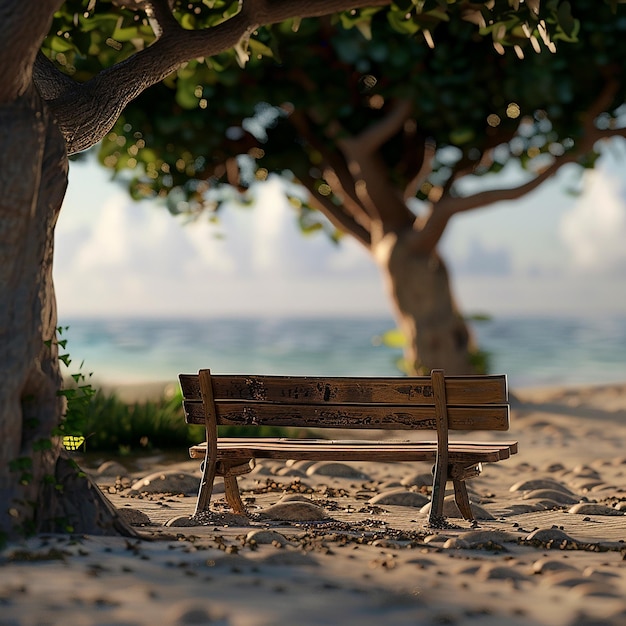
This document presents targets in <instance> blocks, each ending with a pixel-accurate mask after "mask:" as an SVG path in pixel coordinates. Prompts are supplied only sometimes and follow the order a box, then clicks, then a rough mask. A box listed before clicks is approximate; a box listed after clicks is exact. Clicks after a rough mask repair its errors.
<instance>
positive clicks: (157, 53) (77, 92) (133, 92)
mask: <svg viewBox="0 0 626 626" xmlns="http://www.w3.org/2000/svg"><path fill="white" fill-rule="evenodd" d="M390 2H391V0H368V1H367V2H365V1H364V0H294V1H291V0H290V1H289V2H284V1H282V0H242V4H241V10H240V12H239V13H237V14H236V15H234V16H233V17H231V18H230V19H228V20H226V21H224V22H221V23H220V24H218V25H216V26H213V27H211V28H208V29H204V30H195V31H194V30H184V29H183V28H182V27H177V26H176V25H175V24H174V22H175V20H174V19H173V17H172V18H171V19H170V17H168V14H167V13H168V12H167V10H166V6H165V5H166V4H167V2H166V0H154V3H153V4H152V10H153V11H154V15H155V17H156V18H157V20H159V19H160V20H161V21H160V26H161V30H162V32H161V36H160V37H159V38H158V39H157V40H156V41H155V42H154V43H153V44H152V45H151V46H149V47H148V48H146V49H144V50H140V51H138V52H136V53H135V54H134V55H133V56H131V57H129V58H128V59H125V60H124V61H121V62H120V63H118V64H116V65H114V66H112V67H110V68H107V69H105V70H103V71H102V72H100V73H99V74H98V75H97V76H95V77H94V78H92V79H91V80H89V81H87V82H86V83H83V84H79V83H74V84H73V86H72V87H71V88H70V87H69V85H66V86H65V91H64V92H63V93H60V94H57V95H56V97H54V98H52V99H50V100H49V101H48V104H49V106H50V108H51V109H52V111H53V114H54V115H55V117H56V119H57V121H58V124H59V127H60V129H61V131H62V132H63V134H64V135H65V138H66V141H67V144H68V152H69V153H70V154H72V153H75V152H80V151H81V150H85V149H87V148H89V147H91V146H92V145H94V144H95V143H97V142H98V141H99V140H100V139H102V138H103V137H104V136H105V135H106V133H107V132H108V131H109V130H110V129H111V128H112V126H113V124H115V122H116V120H117V119H118V117H119V116H120V114H121V112H122V110H123V109H124V107H125V106H126V105H127V104H128V103H129V102H130V101H131V100H133V99H134V98H136V97H137V96H138V95H139V94H140V93H141V92H142V91H144V90H145V89H147V88H148V87H150V86H151V85H154V84H155V83H157V82H159V81H161V80H162V79H163V78H165V77H166V76H168V75H169V74H171V73H172V72H173V71H175V70H176V69H178V68H179V67H180V66H181V65H183V64H184V63H186V62H188V61H190V60H192V59H198V58H206V57H210V56H213V55H215V54H217V53H219V52H223V51H224V50H228V49H230V48H232V47H234V46H235V45H236V44H237V43H238V42H239V41H240V40H241V39H242V38H245V37H249V36H250V34H251V33H252V32H254V30H256V29H257V28H259V27H260V26H262V25H266V24H274V23H278V22H282V21H284V20H286V19H288V18H291V17H294V16H299V17H303V18H304V17H319V16H322V15H326V14H328V13H333V12H337V11H344V10H350V9H352V8H358V7H360V6H363V5H367V6H385V5H387V4H389V3H390ZM39 79H40V80H41V79H42V75H41V73H40V75H39ZM43 80H46V79H45V78H44V79H43ZM38 87H39V82H38Z"/></svg>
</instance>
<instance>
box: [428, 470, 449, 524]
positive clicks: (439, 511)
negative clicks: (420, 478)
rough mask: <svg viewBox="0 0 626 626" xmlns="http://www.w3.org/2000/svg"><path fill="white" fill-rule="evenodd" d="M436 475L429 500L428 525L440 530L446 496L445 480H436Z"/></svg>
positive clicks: (443, 520) (442, 522)
mask: <svg viewBox="0 0 626 626" xmlns="http://www.w3.org/2000/svg"><path fill="white" fill-rule="evenodd" d="M437 478H438V477H437V475H436V474H435V476H434V477H433V492H432V495H431V499H430V515H429V516H428V525H429V526H431V527H433V528H440V527H442V526H443V524H444V522H445V518H444V516H443V500H444V498H445V495H446V480H445V478H444V480H442V481H439V480H437Z"/></svg>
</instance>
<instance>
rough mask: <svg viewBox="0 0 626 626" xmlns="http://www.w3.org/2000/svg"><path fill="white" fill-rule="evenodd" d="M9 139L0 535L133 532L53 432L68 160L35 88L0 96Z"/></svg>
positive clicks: (5, 148)
mask: <svg viewBox="0 0 626 626" xmlns="http://www.w3.org/2000/svg"><path fill="white" fill-rule="evenodd" d="M0 146H1V147H2V150H1V151H0V189H2V194H1V195H0V381H1V383H0V459H2V460H3V463H2V464H0V534H1V535H4V536H5V537H6V536H8V537H12V536H16V535H17V534H20V533H28V532H33V531H39V530H68V529H74V530H76V531H82V532H111V531H112V530H113V529H114V528H115V527H116V526H119V528H120V529H122V530H125V529H124V525H123V524H119V525H118V520H117V516H116V514H115V512H114V509H113V507H112V506H111V505H110V504H109V503H108V502H107V501H105V500H104V498H103V496H102V495H101V493H100V492H99V490H97V488H95V487H93V485H92V484H91V483H90V482H89V481H88V480H87V479H85V478H80V476H79V474H78V472H77V471H76V470H75V469H74V468H73V465H72V464H71V463H69V462H68V461H67V460H66V459H64V458H63V456H62V451H61V446H60V443H59V441H58V440H56V439H54V438H52V437H51V432H52V430H53V428H54V427H55V426H57V425H58V424H59V422H60V420H61V417H62V413H63V402H62V398H61V397H60V396H59V395H58V390H59V389H60V388H61V376H60V371H59V361H58V351H57V347H56V345H55V343H54V339H55V332H56V325H57V315H56V302H55V296H54V286H53V282H52V257H53V243H54V227H55V223H56V220H57V216H58V213H59V210H60V208H61V203H62V201H63V196H64V194H65V189H66V186H67V170H68V160H67V155H66V149H65V140H64V139H63V137H62V136H61V134H60V132H59V131H58V129H57V126H56V123H55V122H54V120H53V119H52V118H51V116H50V115H49V112H48V111H47V110H46V107H45V104H44V103H43V101H42V100H41V98H40V97H39V95H38V93H37V92H36V90H35V89H34V88H33V87H31V88H30V89H28V90H27V91H26V93H24V94H23V95H21V96H20V97H18V98H17V99H15V100H13V101H11V102H8V103H7V102H5V103H2V104H0ZM7 460H8V464H7V463H6V461H7Z"/></svg>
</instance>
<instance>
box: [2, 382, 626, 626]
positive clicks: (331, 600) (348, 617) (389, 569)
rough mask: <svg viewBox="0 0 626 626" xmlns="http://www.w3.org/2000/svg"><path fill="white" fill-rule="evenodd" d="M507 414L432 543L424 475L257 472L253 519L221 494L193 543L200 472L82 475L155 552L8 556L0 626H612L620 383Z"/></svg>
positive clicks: (114, 546) (192, 468)
mask: <svg viewBox="0 0 626 626" xmlns="http://www.w3.org/2000/svg"><path fill="white" fill-rule="evenodd" d="M512 408H513V411H512V429H511V431H510V432H509V433H503V434H502V435H504V436H503V437H502V438H506V439H510V438H515V439H518V440H519V442H520V446H519V447H520V452H519V454H517V455H516V456H514V457H512V458H511V459H509V460H507V461H503V462H500V463H498V464H490V465H486V466H485V467H484V471H483V473H482V475H481V476H480V477H478V478H476V479H474V480H472V481H470V482H469V483H468V485H469V487H470V498H471V500H472V502H473V506H474V509H475V512H476V513H477V516H478V517H480V518H481V519H480V520H479V526H478V528H471V527H470V525H469V524H468V523H467V522H465V521H464V520H463V519H460V518H458V517H454V515H455V514H456V511H455V510H454V509H453V507H451V508H450V514H451V517H449V518H448V519H449V522H450V527H449V528H444V529H440V530H433V529H430V528H428V527H427V518H426V512H425V511H424V501H425V498H426V497H427V488H426V487H425V486H424V483H425V482H426V478H427V476H428V471H429V468H428V467H427V466H426V465H425V464H409V463H397V464H373V463H348V464H346V463H342V464H330V463H328V464H322V465H320V464H317V465H316V466H313V465H312V464H310V463H286V464H285V463H275V462H263V463H259V464H258V465H257V467H256V468H255V470H254V471H253V472H252V473H251V474H249V475H246V476H244V477H242V478H241V479H240V484H241V487H242V495H243V499H244V501H245V502H246V503H247V506H248V509H249V511H250V518H247V519H246V518H241V517H236V516H232V515H230V514H229V512H228V508H227V506H226V505H225V503H224V501H223V494H222V493H221V489H220V486H219V485H218V486H217V489H216V491H217V493H216V494H215V495H214V501H213V502H212V514H211V516H210V517H208V518H205V519H204V524H203V525H194V526H192V525H189V524H190V521H189V517H190V515H191V514H192V512H193V508H194V504H195V495H194V491H195V487H196V485H197V481H198V477H199V468H198V463H197V462H196V461H189V460H185V459H184V458H183V457H181V458H180V459H172V458H167V457H165V456H161V455H154V456H152V457H150V458H144V459H142V460H140V461H137V462H135V463H133V464H132V465H130V463H128V462H127V461H125V460H124V459H115V460H114V461H113V462H112V460H111V459H104V458H103V459H98V460H90V462H89V464H88V467H87V468H86V469H87V470H88V471H89V472H91V473H92V474H93V475H94V476H95V477H96V479H97V482H98V484H99V485H100V487H101V488H102V489H103V490H104V491H105V492H106V493H107V494H108V495H109V497H110V498H111V500H112V501H113V502H114V504H115V505H116V506H117V507H118V508H119V510H120V511H122V512H123V515H124V516H125V517H126V519H127V520H129V521H131V523H133V524H135V525H137V529H138V530H139V531H141V532H143V533H145V534H146V536H150V537H151V538H152V540H149V541H148V540H128V539H123V538H113V537H104V538H103V537H94V536H75V537H68V536H57V535H53V536H37V537H34V538H32V539H29V540H28V541H24V542H22V543H17V544H11V545H10V546H8V547H7V548H6V549H5V550H4V551H3V552H2V553H0V626H8V625H40V624H41V625H43V624H63V625H72V626H75V625H76V626H80V625H82V624H85V625H96V624H98V625H105V624H107V625H109V624H110V625H113V624H117V625H127V626H130V625H133V626H134V625H143V624H158V625H178V624H181V625H182V624H213V625H215V624H217V625H228V626H261V625H283V624H285V625H297V626H301V625H313V624H315V625H318V624H319V625H321V624H328V625H332V624H359V625H360V626H368V625H370V624H371V625H374V624H375V625H377V626H379V625H380V624H387V625H394V626H395V625H404V624H407V625H408V624H411V625H416V624H428V625H431V624H457V625H481V626H483V625H491V624H493V625H496V624H497V625H501V624H507V625H511V626H515V625H520V626H522V625H530V624H546V625H555V626H561V625H564V626H591V625H592V624H593V625H596V624H602V625H609V626H617V625H620V626H623V625H624V624H626V561H625V559H626V384H625V385H607V386H602V387H597V386H596V387H589V388H569V389H566V388H560V389H556V388H551V389H531V390H519V391H517V392H515V393H514V401H513V403H512ZM498 436H500V435H498V434H494V438H497V437H498ZM133 486H134V488H133ZM155 539H156V540H155Z"/></svg>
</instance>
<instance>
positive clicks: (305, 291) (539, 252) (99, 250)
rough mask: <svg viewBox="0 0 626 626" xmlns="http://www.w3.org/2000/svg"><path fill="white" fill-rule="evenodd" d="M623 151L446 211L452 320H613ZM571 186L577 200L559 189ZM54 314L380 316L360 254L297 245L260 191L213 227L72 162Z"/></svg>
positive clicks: (620, 251) (620, 296)
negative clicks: (587, 167)
mask: <svg viewBox="0 0 626 626" xmlns="http://www.w3.org/2000/svg"><path fill="white" fill-rule="evenodd" d="M625 168H626V143H624V142H621V140H620V141H618V142H615V143H614V144H612V145H611V146H609V148H608V149H605V154H604V155H603V157H602V158H601V160H600V166H599V167H598V168H597V169H596V170H594V171H586V172H584V173H582V172H581V170H579V169H578V168H576V167H568V168H567V169H565V168H564V171H561V172H560V173H559V174H558V175H557V176H556V177H554V179H552V180H551V181H548V182H547V183H546V184H544V185H543V186H542V187H541V188H539V189H538V190H537V191H535V192H534V193H532V194H530V195H529V196H527V197H525V198H523V199H521V200H519V201H516V202H510V203H499V204H496V205H493V206H492V207H490V208H486V209H482V210H479V211H473V212H470V213H467V214H463V215H459V216H456V217H455V218H454V219H453V221H452V223H451V224H450V226H449V228H448V231H447V233H446V235H445V236H444V240H443V242H442V246H441V251H442V254H443V256H444V258H445V259H446V261H447V262H448V264H449V267H450V271H451V275H452V279H453V286H454V292H455V295H456V297H457V301H458V303H459V305H460V307H461V309H462V310H463V311H464V312H466V313H488V314H491V315H504V314H506V315H624V314H626V245H624V242H625V241H626V177H625V176H623V174H622V172H623V171H624V169H625ZM573 189H577V190H579V192H580V193H578V194H572V193H571V191H572V190H573ZM55 245H56V249H55V266H54V276H55V284H56V290H57V299H58V308H59V316H60V320H61V321H62V322H63V320H68V319H73V318H77V317H93V316H97V317H186V316H191V317H219V316H275V317H280V316H307V317H308V316H322V315H323V316H353V315H368V316H374V315H376V316H379V315H380V316H391V314H392V313H391V311H392V310H391V305H390V302H389V299H388V297H387V295H386V293H385V290H384V287H383V281H382V278H381V276H380V274H379V272H378V269H377V268H376V267H375V265H374V263H373V261H372V260H371V259H370V257H369V255H368V254H367V252H366V251H365V250H364V249H362V248H361V246H360V245H359V244H357V243H356V242H353V241H352V240H349V238H345V239H344V240H343V241H342V242H341V244H340V245H335V244H333V243H332V242H330V241H329V240H328V239H327V238H326V237H325V236H324V235H323V234H316V235H312V236H307V237H304V236H303V235H302V234H301V233H300V231H299V230H298V227H297V222H296V218H295V214H294V213H293V210H292V209H290V208H289V206H288V205H287V203H286V202H284V201H283V199H282V198H281V197H280V195H279V194H278V193H277V190H276V188H275V187H274V188H273V187H272V185H269V186H268V188H267V190H266V191H265V192H264V193H263V196H262V199H261V201H260V202H259V204H258V205H257V206H255V207H254V208H229V209H228V210H226V211H224V212H223V213H221V218H220V221H219V224H217V225H215V224H210V223H209V222H208V220H207V219H200V220H199V221H197V222H194V223H185V222H184V221H183V220H182V219H181V218H175V217H173V216H171V215H170V214H169V213H168V211H167V209H166V208H165V206H164V205H161V204H159V203H157V202H142V203H137V202H134V201H132V200H131V199H130V198H129V196H128V195H127V193H126V192H125V190H124V188H123V187H122V185H121V184H120V183H118V182H115V181H112V180H111V175H110V173H109V172H107V171H105V170H104V169H102V168H100V167H99V166H98V165H97V164H96V163H94V162H93V160H90V159H87V160H86V161H79V162H74V163H72V164H71V167H70V183H69V188H68V193H67V195H66V198H65V202H64V205H63V209H62V211H61V216H60V218H59V222H58V226H57V231H56V244H55Z"/></svg>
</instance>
